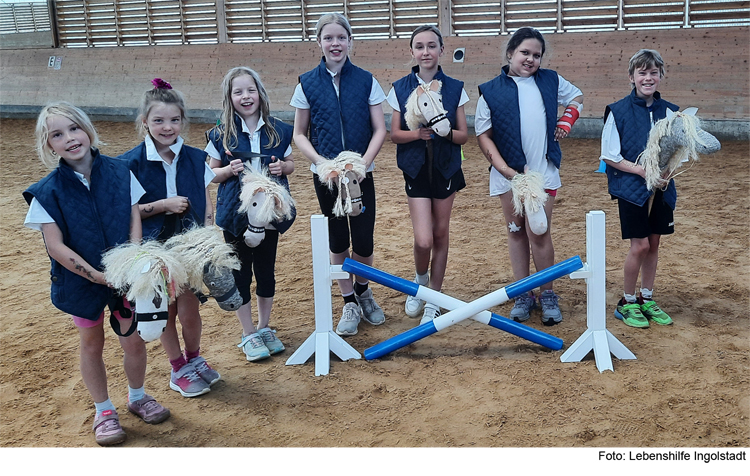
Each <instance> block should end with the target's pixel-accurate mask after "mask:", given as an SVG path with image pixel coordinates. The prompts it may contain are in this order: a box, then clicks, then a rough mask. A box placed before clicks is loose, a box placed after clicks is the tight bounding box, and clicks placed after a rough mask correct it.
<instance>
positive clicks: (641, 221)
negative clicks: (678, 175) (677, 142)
mask: <svg viewBox="0 0 750 476" xmlns="http://www.w3.org/2000/svg"><path fill="white" fill-rule="evenodd" d="M628 77H629V78H630V85H631V88H632V90H631V92H630V94H629V95H627V96H625V97H624V98H623V99H621V100H619V101H617V102H616V103H614V104H610V105H609V106H607V109H606V110H605V112H604V115H605V119H606V122H605V125H604V129H603V130H602V153H601V159H602V160H604V163H606V164H607V182H608V184H609V193H610V195H611V196H612V198H613V199H614V198H617V204H618V208H619V213H620V227H621V229H622V239H623V240H628V239H629V240H630V249H629V250H628V254H627V256H626V257H625V265H624V275H625V276H624V294H623V297H622V299H620V301H619V302H618V303H617V308H616V309H615V317H616V318H618V319H620V320H622V322H624V323H625V324H627V325H629V326H632V327H649V323H648V320H649V319H651V320H652V321H654V322H655V323H657V324H661V325H669V324H671V323H672V319H671V318H670V317H669V315H667V313H666V312H664V311H662V310H661V308H659V306H657V305H656V302H654V300H653V291H654V280H655V279H656V265H657V262H658V260H659V242H660V240H661V235H671V234H672V233H674V208H675V204H676V202H677V190H676V189H675V184H674V180H670V181H669V183H666V182H664V184H663V185H664V187H663V188H661V189H659V188H657V189H656V191H655V192H654V193H653V194H652V192H651V191H649V190H648V188H647V187H646V180H645V174H646V172H645V169H644V168H643V167H642V166H640V165H637V164H636V163H635V161H636V159H637V158H638V155H639V154H640V153H641V152H643V150H644V149H645V148H646V142H647V141H648V134H649V131H650V130H651V127H652V126H653V125H654V123H655V122H656V121H658V120H659V119H663V118H665V117H666V115H667V109H671V110H673V111H677V110H678V109H679V108H678V107H677V106H675V105H674V104H672V103H669V102H667V101H664V100H663V99H661V96H660V95H659V92H658V91H657V89H658V87H659V82H660V81H661V78H663V77H664V61H663V60H662V58H661V55H660V54H659V53H658V52H657V51H654V50H647V49H643V50H640V51H638V52H637V53H636V54H635V55H633V57H632V58H630V64H629V65H628ZM623 159H624V160H623ZM638 274H640V275H641V292H640V296H638V297H637V298H636V295H635V285H636V282H637V281H638Z"/></svg>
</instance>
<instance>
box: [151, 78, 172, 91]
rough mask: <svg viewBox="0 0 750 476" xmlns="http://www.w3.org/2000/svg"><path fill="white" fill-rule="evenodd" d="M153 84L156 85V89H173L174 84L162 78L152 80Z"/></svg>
mask: <svg viewBox="0 0 750 476" xmlns="http://www.w3.org/2000/svg"><path fill="white" fill-rule="evenodd" d="M151 84H153V85H154V88H155V89H172V85H171V84H169V83H168V82H166V81H164V80H163V79H160V78H155V79H152V80H151Z"/></svg>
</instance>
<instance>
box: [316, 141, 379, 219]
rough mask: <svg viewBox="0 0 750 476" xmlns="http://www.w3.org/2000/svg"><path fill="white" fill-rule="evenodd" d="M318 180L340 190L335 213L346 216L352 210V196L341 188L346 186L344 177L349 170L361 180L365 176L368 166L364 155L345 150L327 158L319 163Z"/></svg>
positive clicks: (334, 209)
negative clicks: (331, 157) (332, 157)
mask: <svg viewBox="0 0 750 476" xmlns="http://www.w3.org/2000/svg"><path fill="white" fill-rule="evenodd" d="M315 167H316V169H317V172H318V180H320V183H322V184H323V185H326V186H327V187H328V189H329V190H333V189H334V187H335V188H337V190H338V197H337V198H336V203H335V204H334V206H333V213H334V214H335V215H336V216H337V217H341V216H344V215H346V214H348V213H351V211H352V197H351V195H350V194H349V193H344V194H342V193H341V188H342V187H343V186H346V185H345V184H344V183H343V181H342V179H343V178H344V175H345V174H346V173H347V172H350V171H351V172H354V173H355V174H356V175H357V178H358V179H359V180H362V179H363V178H365V176H366V174H367V168H366V167H365V162H364V160H363V159H362V156H361V155H359V154H358V153H356V152H352V151H349V150H345V151H343V152H341V153H340V154H339V155H337V156H336V157H335V158H334V159H331V160H326V161H324V162H323V163H320V164H317V165H316V166H315Z"/></svg>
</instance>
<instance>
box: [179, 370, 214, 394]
mask: <svg viewBox="0 0 750 476" xmlns="http://www.w3.org/2000/svg"><path fill="white" fill-rule="evenodd" d="M169 388H171V389H172V390H174V391H176V392H180V394H181V395H182V396H183V397H197V396H198V395H203V394H204V393H208V392H210V391H211V387H209V386H208V384H207V383H206V381H205V380H203V379H202V378H201V376H200V375H198V372H196V371H195V367H193V364H190V363H187V364H185V365H183V366H182V368H181V369H180V370H178V371H177V372H175V371H174V370H172V375H171V378H170V379H169Z"/></svg>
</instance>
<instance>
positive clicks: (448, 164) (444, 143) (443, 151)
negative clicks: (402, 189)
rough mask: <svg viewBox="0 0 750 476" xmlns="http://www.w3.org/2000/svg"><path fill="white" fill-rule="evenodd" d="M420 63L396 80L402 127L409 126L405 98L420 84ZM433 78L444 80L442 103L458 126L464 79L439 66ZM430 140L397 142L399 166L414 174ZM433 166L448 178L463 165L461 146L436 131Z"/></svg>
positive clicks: (453, 125)
mask: <svg viewBox="0 0 750 476" xmlns="http://www.w3.org/2000/svg"><path fill="white" fill-rule="evenodd" d="M418 72H419V66H414V67H413V68H412V73H411V74H409V75H407V76H404V77H403V78H401V79H399V80H398V81H396V82H395V83H393V89H394V91H395V92H396V97H397V98H398V105H399V108H400V109H401V129H402V130H405V131H406V130H409V128H408V127H407V126H406V101H407V100H408V99H409V96H410V95H411V93H412V91H414V89H415V88H416V87H417V86H419V80H418V79H417V76H416V75H417V73H418ZM434 79H438V80H440V81H441V82H442V83H443V87H442V90H441V94H442V96H443V107H444V108H445V110H446V111H447V113H448V120H449V121H450V123H451V126H452V128H453V129H455V128H456V110H457V109H458V103H459V102H460V101H461V91H463V87H464V83H463V81H458V80H455V79H453V78H451V77H449V76H446V75H445V74H444V73H443V69H442V68H441V67H440V66H438V72H437V74H436V75H435V78H434ZM426 148H427V142H426V141H423V140H421V139H420V140H415V141H412V142H409V143H406V144H397V145H396V160H397V163H398V168H400V169H401V170H403V171H404V173H406V175H408V176H409V177H411V178H415V177H416V176H417V174H418V173H419V169H421V168H422V165H423V164H424V161H425V154H426ZM432 151H433V160H434V163H433V166H434V167H435V168H436V169H437V170H439V171H440V173H441V174H443V177H445V178H446V179H448V178H451V177H452V176H453V174H455V173H456V172H458V170H459V169H460V168H461V146H460V145H458V144H454V143H453V142H451V141H449V140H448V139H445V138H443V137H440V136H439V135H437V134H433V139H432Z"/></svg>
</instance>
